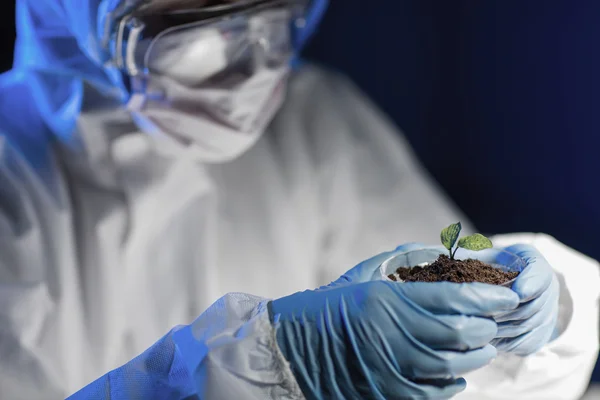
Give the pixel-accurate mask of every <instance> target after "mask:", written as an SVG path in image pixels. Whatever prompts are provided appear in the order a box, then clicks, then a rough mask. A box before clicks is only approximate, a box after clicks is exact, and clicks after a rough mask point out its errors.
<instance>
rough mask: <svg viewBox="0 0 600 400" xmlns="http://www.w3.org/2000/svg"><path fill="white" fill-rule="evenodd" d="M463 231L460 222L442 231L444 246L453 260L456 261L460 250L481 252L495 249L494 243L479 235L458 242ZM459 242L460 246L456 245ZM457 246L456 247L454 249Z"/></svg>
mask: <svg viewBox="0 0 600 400" xmlns="http://www.w3.org/2000/svg"><path fill="white" fill-rule="evenodd" d="M461 230H462V225H461V224H460V222H457V223H456V224H452V225H450V226H449V227H447V228H444V229H443V230H442V234H441V239H442V244H443V245H444V247H445V248H447V249H448V252H449V253H450V259H451V260H454V256H455V255H456V251H457V250H458V249H459V248H463V249H465V250H473V251H481V250H484V249H491V248H492V247H493V245H492V241H491V240H490V239H488V238H486V237H485V236H483V235H482V234H479V233H476V234H474V235H471V236H467V237H464V238H461V239H460V240H458V236H459V235H460V231H461ZM457 240H458V244H457V243H456V241H457ZM455 245H456V247H454V246H455ZM452 249H454V250H452Z"/></svg>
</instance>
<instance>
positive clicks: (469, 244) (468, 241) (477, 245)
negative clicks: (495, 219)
mask: <svg viewBox="0 0 600 400" xmlns="http://www.w3.org/2000/svg"><path fill="white" fill-rule="evenodd" d="M458 247H461V248H463V249H466V250H473V251H480V250H484V249H491V248H492V247H494V246H493V245H492V241H491V240H490V239H488V238H486V237H485V236H483V235H482V234H479V233H476V234H474V235H471V236H467V237H464V238H461V239H460V240H459V241H458Z"/></svg>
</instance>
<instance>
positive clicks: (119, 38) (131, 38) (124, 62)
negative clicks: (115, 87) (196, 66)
mask: <svg viewBox="0 0 600 400" xmlns="http://www.w3.org/2000/svg"><path fill="white" fill-rule="evenodd" d="M322 2H323V0H320V1H319V0H317V3H322ZM186 3H190V2H189V1H186ZM309 4H310V5H311V8H310V9H311V10H312V11H313V14H314V8H313V7H312V3H310V1H309V0H247V1H244V0H242V1H237V2H235V3H233V4H221V5H217V6H209V7H203V8H185V9H178V10H167V11H164V12H163V11H160V12H158V11H157V10H160V9H157V7H156V6H153V2H146V3H143V4H142V5H138V6H137V8H135V9H131V10H129V12H126V11H127V10H126V9H123V8H124V7H125V6H126V5H127V2H124V3H123V4H122V7H121V9H120V10H119V9H117V10H115V11H113V12H112V13H110V15H109V16H108V17H107V21H108V22H109V24H108V25H107V27H106V29H105V36H104V40H103V43H104V44H105V45H106V46H107V47H108V48H109V49H110V54H112V57H111V60H110V63H111V64H113V65H115V66H117V67H118V68H119V69H121V70H122V71H124V72H125V73H126V74H128V75H129V76H132V77H135V76H139V75H146V74H149V73H152V72H157V71H153V67H154V60H158V59H160V58H161V53H162V52H164V51H165V50H174V49H175V47H177V46H180V47H182V46H185V45H187V44H189V43H191V42H193V41H197V42H200V41H201V40H202V39H207V35H208V36H210V35H211V34H212V35H214V34H215V32H219V34H220V35H221V37H220V39H221V42H222V43H225V44H226V48H224V49H219V50H222V51H224V53H225V55H226V57H227V58H229V59H230V60H234V61H239V60H241V59H243V58H244V56H243V53H247V54H249V53H250V50H251V51H252V52H253V53H254V56H253V58H254V60H253V61H252V62H253V63H256V62H257V61H258V60H259V59H262V62H265V63H267V64H268V63H276V62H282V60H289V59H290V57H291V55H293V52H294V50H295V48H294V47H296V46H295V44H296V43H300V42H301V40H302V38H303V37H304V36H306V33H307V32H305V31H304V30H305V29H307V28H308V27H307V26H306V25H307V23H306V21H307V20H306V18H305V17H306V15H307V10H308V9H309V8H307V7H308V6H309ZM317 11H318V10H317ZM120 14H122V15H120ZM111 21H112V22H111ZM111 26H112V27H113V29H110V27H111ZM208 32H212V33H208ZM212 39H213V44H215V45H216V43H217V41H218V40H217V39H218V38H217V37H214V36H213V38H212ZM207 43H209V45H210V42H207ZM170 54H174V53H173V51H171V52H170ZM204 61H205V62H207V63H210V62H211V60H210V58H209V57H207V58H205V59H204Z"/></svg>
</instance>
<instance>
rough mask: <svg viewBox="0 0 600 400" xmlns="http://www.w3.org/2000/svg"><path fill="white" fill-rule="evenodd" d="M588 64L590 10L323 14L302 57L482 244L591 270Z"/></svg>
mask: <svg viewBox="0 0 600 400" xmlns="http://www.w3.org/2000/svg"><path fill="white" fill-rule="evenodd" d="M7 3H8V4H5V5H3V7H5V10H4V11H5V12H4V13H0V15H2V18H1V19H3V20H4V21H1V22H0V35H1V36H0V54H2V55H5V57H0V68H1V69H6V68H8V67H9V66H10V57H11V55H10V54H11V53H10V52H11V49H12V40H13V37H12V36H13V34H14V33H13V29H14V26H13V25H12V24H13V21H12V16H13V12H14V9H13V8H12V7H14V4H11V3H9V2H7ZM599 54H600V2H598V1H596V0H578V1H550V0H529V1H517V0H503V1H479V0H470V1H466V0H462V1H460V0H454V1H434V0H410V1H409V0H396V1H382V0H379V1H371V2H368V5H367V2H365V1H364V0H334V3H333V4H332V6H331V9H330V10H329V12H328V14H327V17H326V21H325V24H324V25H323V27H322V29H321V31H320V32H319V33H318V35H317V38H316V40H314V41H313V42H312V43H311V45H310V46H309V49H308V51H307V55H308V56H309V57H310V58H313V59H315V60H317V61H320V62H322V63H325V64H327V65H330V66H333V67H337V68H339V69H341V70H343V71H345V72H346V73H347V74H348V75H350V76H351V77H352V78H353V79H354V80H355V81H356V82H357V83H358V84H359V86H361V87H362V88H363V90H365V91H366V92H367V93H368V94H369V95H370V96H371V97H372V98H373V99H374V100H375V101H376V102H377V103H378V104H379V105H380V106H381V107H382V108H383V109H384V110H385V111H386V112H387V113H388V114H389V115H390V116H391V117H392V118H393V119H394V120H395V121H396V122H397V123H398V125H399V126H400V127H401V128H402V129H403V130H404V132H405V134H406V135H407V136H408V138H409V140H410V141H411V143H412V144H413V146H414V147H415V149H416V150H417V152H418V154H419V156H420V158H421V160H422V161H423V162H424V164H425V165H426V166H427V168H428V169H429V170H430V171H431V172H432V173H433V174H434V176H435V177H436V178H437V179H438V180H439V181H440V183H441V184H442V185H443V186H444V187H445V189H446V190H447V191H448V192H449V193H450V195H451V196H452V197H453V198H454V199H455V201H456V202H457V203H458V204H459V206H460V207H461V208H462V209H463V210H464V211H465V212H466V213H467V214H468V215H469V216H470V218H471V219H472V220H473V221H474V222H475V223H476V224H477V226H478V227H479V228H480V229H481V230H482V231H484V232H512V231H543V232H547V233H550V234H552V235H554V236H555V237H557V238H558V239H559V240H561V241H563V242H564V243H566V244H568V245H570V246H572V247H574V248H576V249H578V250H580V251H582V252H584V253H586V254H588V255H590V256H592V257H594V258H597V259H600V246H599V245H598V244H597V243H598V242H600V235H599V234H598V233H597V230H598V227H600V207H599V206H598V199H599V194H600V193H599V192H600V187H599V185H598V174H600V161H599V158H598V153H599V149H600V132H599V128H600V123H599V118H600V99H599V97H598V93H599V90H600V81H599V79H598V72H599V71H600V70H599V67H600V65H599ZM0 95H1V94H0ZM596 379H597V380H598V381H600V369H598V368H597V373H596Z"/></svg>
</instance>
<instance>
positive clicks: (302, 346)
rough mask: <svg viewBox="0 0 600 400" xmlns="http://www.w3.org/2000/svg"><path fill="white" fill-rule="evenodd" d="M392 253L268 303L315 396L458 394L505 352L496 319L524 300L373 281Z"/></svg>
mask: <svg viewBox="0 0 600 400" xmlns="http://www.w3.org/2000/svg"><path fill="white" fill-rule="evenodd" d="M406 249H407V248H406V247H403V248H399V249H398V250H397V251H406ZM393 253H394V252H391V253H385V254H382V255H379V256H377V257H375V258H373V259H371V260H368V261H366V262H364V263H362V264H360V265H359V266H357V267H356V268H354V269H352V270H351V271H349V272H348V273H347V274H345V275H344V276H343V277H342V278H340V279H339V280H338V281H336V282H334V283H333V284H332V285H330V286H329V287H323V288H320V289H318V290H315V291H306V292H302V293H296V294H293V295H291V296H288V297H284V298H282V299H278V300H274V301H272V302H270V303H269V313H270V315H271V318H272V320H273V322H274V323H277V324H278V328H277V334H276V335H277V343H278V344H279V347H280V349H281V351H282V353H283V355H284V357H285V358H286V359H287V360H288V361H289V362H290V365H291V368H292V371H293V372H294V375H295V377H296V379H297V381H298V383H299V384H300V387H301V388H302V391H303V392H304V395H305V396H306V397H307V398H308V399H329V398H330V399H409V398H410V399H414V398H418V399H449V398H451V397H452V396H454V395H456V394H457V393H459V392H461V391H462V390H464V388H465V381H464V379H462V378H460V376H462V375H463V374H466V373H467V372H470V371H473V370H476V369H479V368H481V367H483V366H485V365H487V364H488V363H490V362H491V361H492V360H493V359H494V357H495V356H496V349H495V348H494V347H493V346H491V345H489V342H490V341H491V340H492V339H493V338H494V337H495V336H496V334H497V326H496V323H495V322H494V321H493V319H492V317H494V316H495V315H497V314H499V313H503V312H506V311H509V310H514V309H515V308H516V307H517V305H518V303H519V297H518V296H517V295H516V294H515V293H514V292H513V291H511V290H509V289H507V288H504V287H495V286H490V285H484V284H477V283H475V284H463V285H458V284H452V283H446V282H441V283H397V282H388V281H381V280H379V281H370V280H371V279H372V278H374V277H375V279H377V278H376V277H377V274H376V273H377V268H378V266H379V264H380V263H381V262H382V261H383V260H385V259H386V258H387V257H389V256H390V255H392V254H393Z"/></svg>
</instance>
